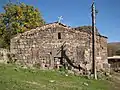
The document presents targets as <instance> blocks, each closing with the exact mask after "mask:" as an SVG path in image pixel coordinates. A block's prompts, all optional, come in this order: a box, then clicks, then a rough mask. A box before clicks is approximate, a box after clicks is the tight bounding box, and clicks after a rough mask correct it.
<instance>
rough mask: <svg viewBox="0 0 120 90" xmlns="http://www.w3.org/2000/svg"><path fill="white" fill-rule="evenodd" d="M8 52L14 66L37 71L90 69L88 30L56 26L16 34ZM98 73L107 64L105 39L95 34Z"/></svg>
mask: <svg viewBox="0 0 120 90" xmlns="http://www.w3.org/2000/svg"><path fill="white" fill-rule="evenodd" d="M10 51H11V53H13V54H14V55H15V57H14V58H15V59H16V63H17V64H22V65H25V66H28V67H29V66H30V67H31V66H34V65H39V66H40V68H48V69H53V68H60V67H61V66H64V67H65V68H68V69H80V67H81V68H83V69H87V70H91V68H92V28H91V26H84V27H82V28H81V27H77V28H72V27H69V26H66V25H64V24H61V23H58V22H55V23H50V24H46V25H44V26H42V27H37V28H36V29H32V30H30V31H26V32H24V33H21V34H18V35H17V36H15V37H14V38H12V39H11V45H10ZM96 51H97V53H96V63H97V70H100V69H104V68H105V67H104V64H107V37H105V36H102V35H100V34H99V32H98V31H97V30H96Z"/></svg>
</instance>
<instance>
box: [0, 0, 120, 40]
mask: <svg viewBox="0 0 120 90" xmlns="http://www.w3.org/2000/svg"><path fill="white" fill-rule="evenodd" d="M11 1H12V2H16V1H17V0H11ZM7 2H8V0H0V12H4V10H3V8H2V7H3V5H5V3H7ZM19 2H23V3H26V4H29V5H33V6H34V7H36V8H38V9H39V10H40V12H41V13H42V16H43V18H44V19H45V21H46V22H47V23H52V22H56V21H58V17H59V16H63V20H62V21H61V23H63V24H66V25H68V26H71V27H78V26H83V25H91V4H92V0H19ZM95 5H96V9H97V10H98V14H97V16H96V27H97V28H98V30H99V32H100V33H101V34H102V35H104V36H107V37H108V42H120V0H95Z"/></svg>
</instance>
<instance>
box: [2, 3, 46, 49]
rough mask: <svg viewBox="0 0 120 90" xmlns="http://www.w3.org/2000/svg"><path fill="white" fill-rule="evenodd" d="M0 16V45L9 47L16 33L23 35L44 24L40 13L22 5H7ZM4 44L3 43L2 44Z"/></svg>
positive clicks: (31, 7)
mask: <svg viewBox="0 0 120 90" xmlns="http://www.w3.org/2000/svg"><path fill="white" fill-rule="evenodd" d="M4 10H5V12H4V13H1V14H0V37H1V38H0V41H1V42H0V43H1V44H2V47H9V45H10V39H11V38H12V37H13V36H14V35H16V34H17V33H23V32H25V31H27V30H31V29H33V28H36V27H40V26H42V25H44V24H45V21H44V20H43V18H42V16H41V13H40V12H39V10H38V9H36V8H34V7H33V6H30V5H26V4H24V3H19V4H13V3H8V4H6V5H5V6H4ZM2 41H3V42H4V43H3V42H2Z"/></svg>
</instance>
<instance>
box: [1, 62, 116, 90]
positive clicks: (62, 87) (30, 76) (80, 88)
mask: <svg viewBox="0 0 120 90" xmlns="http://www.w3.org/2000/svg"><path fill="white" fill-rule="evenodd" d="M86 84H88V85H86ZM0 90H112V87H111V85H110V84H109V83H108V81H106V80H89V79H85V78H83V77H78V76H73V75H68V76H65V75H64V74H62V73H60V72H58V71H48V70H46V71H43V70H38V69H23V68H20V67H18V66H15V65H5V64H0ZM114 90H115V89H114Z"/></svg>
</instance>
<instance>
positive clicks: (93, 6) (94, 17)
mask: <svg viewBox="0 0 120 90" xmlns="http://www.w3.org/2000/svg"><path fill="white" fill-rule="evenodd" d="M95 24H96V10H95V2H94V0H93V3H92V73H93V74H94V78H95V79H96V80H97V72H96V27H95Z"/></svg>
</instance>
